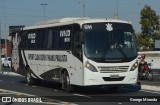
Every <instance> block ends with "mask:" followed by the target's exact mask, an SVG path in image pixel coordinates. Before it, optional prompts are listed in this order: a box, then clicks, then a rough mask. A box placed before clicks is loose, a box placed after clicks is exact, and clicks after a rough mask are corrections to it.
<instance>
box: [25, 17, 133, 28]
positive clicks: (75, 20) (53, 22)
mask: <svg viewBox="0 0 160 105" xmlns="http://www.w3.org/2000/svg"><path fill="white" fill-rule="evenodd" d="M97 22H117V23H128V24H130V23H129V22H127V21H123V20H117V19H102V18H95V19H93V18H87V17H80V18H72V17H69V18H61V19H52V20H49V21H42V22H39V23H36V24H35V25H34V26H29V27H24V29H23V30H30V29H38V28H46V27H53V26H62V25H68V24H74V23H77V24H80V25H82V24H85V23H97Z"/></svg>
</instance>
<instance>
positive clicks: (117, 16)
mask: <svg viewBox="0 0 160 105" xmlns="http://www.w3.org/2000/svg"><path fill="white" fill-rule="evenodd" d="M118 8H119V7H118V0H116V14H115V16H114V18H115V19H119V13H118V12H119V11H118Z"/></svg>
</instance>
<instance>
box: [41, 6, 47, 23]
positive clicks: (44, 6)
mask: <svg viewBox="0 0 160 105" xmlns="http://www.w3.org/2000/svg"><path fill="white" fill-rule="evenodd" d="M41 5H42V6H43V16H44V17H43V18H44V20H45V17H46V14H45V12H46V11H45V6H46V5H48V4H44V3H43V4H41Z"/></svg>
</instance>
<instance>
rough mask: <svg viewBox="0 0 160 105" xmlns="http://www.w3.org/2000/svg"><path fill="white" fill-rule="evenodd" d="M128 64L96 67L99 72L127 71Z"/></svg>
mask: <svg viewBox="0 0 160 105" xmlns="http://www.w3.org/2000/svg"><path fill="white" fill-rule="evenodd" d="M128 68H129V66H108V67H106V66H105V67H102V66H100V67H98V69H99V71H100V72H101V73H121V72H127V71H128Z"/></svg>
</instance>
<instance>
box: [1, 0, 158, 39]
mask: <svg viewBox="0 0 160 105" xmlns="http://www.w3.org/2000/svg"><path fill="white" fill-rule="evenodd" d="M117 1H118V8H117V5H116V4H117ZM41 4H47V5H46V6H45V17H44V8H43V6H42V5H41ZM82 4H83V3H82V0H0V25H1V28H0V33H1V37H2V38H5V37H6V36H5V33H8V32H9V26H13V25H25V26H32V25H34V24H35V23H37V22H40V21H44V20H46V21H47V20H51V19H54V18H55V19H56V18H64V17H83V6H82ZM146 4H148V5H150V6H151V8H152V9H153V10H155V11H156V14H157V15H160V0H85V6H86V8H85V13H86V17H91V18H111V19H112V18H114V15H115V14H116V13H117V10H118V15H119V19H121V20H126V21H130V22H132V24H133V28H134V29H135V31H136V32H141V25H140V24H139V21H140V11H141V10H142V8H143V7H144V5H146ZM5 20H6V22H5ZM5 27H6V28H5Z"/></svg>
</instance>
